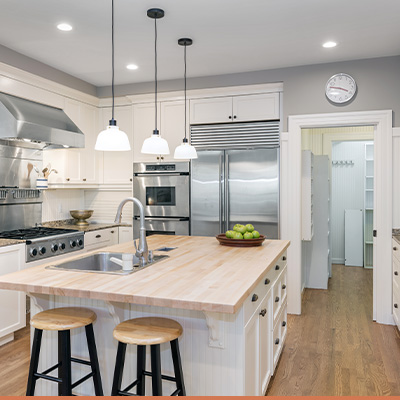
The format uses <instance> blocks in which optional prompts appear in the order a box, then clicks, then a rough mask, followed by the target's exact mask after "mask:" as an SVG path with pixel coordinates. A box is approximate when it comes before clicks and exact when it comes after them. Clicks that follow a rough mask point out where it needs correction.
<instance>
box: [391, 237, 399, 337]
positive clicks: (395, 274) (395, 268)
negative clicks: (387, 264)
mask: <svg viewBox="0 0 400 400" xmlns="http://www.w3.org/2000/svg"><path fill="white" fill-rule="evenodd" d="M392 244H393V271H392V272H393V306H392V310H393V319H394V322H395V323H396V325H397V328H398V329H399V330H400V245H399V243H397V241H396V240H394V239H393V240H392Z"/></svg>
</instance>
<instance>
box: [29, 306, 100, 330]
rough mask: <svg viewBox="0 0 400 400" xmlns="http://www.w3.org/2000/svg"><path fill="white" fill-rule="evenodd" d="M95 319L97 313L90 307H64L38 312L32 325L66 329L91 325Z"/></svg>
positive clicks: (42, 327) (38, 327) (46, 328)
mask: <svg viewBox="0 0 400 400" xmlns="http://www.w3.org/2000/svg"><path fill="white" fill-rule="evenodd" d="M94 321H96V314H95V313H94V312H93V311H92V310H89V309H88V308H80V307H62V308H53V309H51V310H46V311H42V312H40V313H38V314H36V315H35V316H34V317H33V318H32V319H31V325H32V326H33V327H34V328H36V329H41V330H46V331H65V330H70V329H75V328H81V327H84V326H87V325H90V324H92V323H93V322H94Z"/></svg>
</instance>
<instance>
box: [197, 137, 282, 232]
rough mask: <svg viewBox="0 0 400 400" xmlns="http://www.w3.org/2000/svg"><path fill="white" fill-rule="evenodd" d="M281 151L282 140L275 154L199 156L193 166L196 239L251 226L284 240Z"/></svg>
mask: <svg viewBox="0 0 400 400" xmlns="http://www.w3.org/2000/svg"><path fill="white" fill-rule="evenodd" d="M192 141H193V140H192ZM278 146H279V138H278V142H277V144H275V146H272V148H257V149H235V150H206V149H203V150H202V149H199V150H198V158H197V159H195V160H192V165H191V234H192V235H196V236H214V235H217V234H219V233H223V232H225V231H226V230H228V229H232V228H233V226H234V225H235V224H238V223H240V224H247V223H251V224H253V225H254V227H255V229H256V230H258V231H259V232H260V233H261V234H264V235H266V236H267V238H269V239H278V238H279V147H278Z"/></svg>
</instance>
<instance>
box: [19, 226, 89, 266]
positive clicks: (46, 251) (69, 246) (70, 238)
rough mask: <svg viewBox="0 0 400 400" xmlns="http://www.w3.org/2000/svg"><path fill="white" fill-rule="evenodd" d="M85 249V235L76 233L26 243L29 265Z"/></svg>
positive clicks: (26, 257) (26, 258)
mask: <svg viewBox="0 0 400 400" xmlns="http://www.w3.org/2000/svg"><path fill="white" fill-rule="evenodd" d="M84 247H85V240H84V233H83V232H74V233H70V234H67V235H56V236H51V237H48V238H42V239H33V240H27V241H26V256H25V260H26V262H27V263H29V262H33V261H37V260H42V259H47V258H50V257H54V256H59V255H61V254H67V253H72V252H74V251H79V250H82V249H83V248H84Z"/></svg>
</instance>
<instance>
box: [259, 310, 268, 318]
mask: <svg viewBox="0 0 400 400" xmlns="http://www.w3.org/2000/svg"><path fill="white" fill-rule="evenodd" d="M266 313H267V309H266V308H263V309H262V310H261V311H260V315H261V316H262V317H265V314H266Z"/></svg>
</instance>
